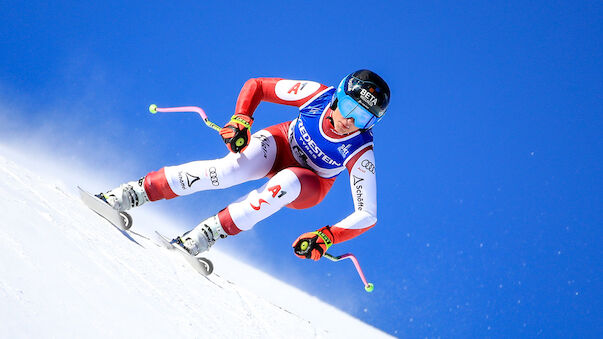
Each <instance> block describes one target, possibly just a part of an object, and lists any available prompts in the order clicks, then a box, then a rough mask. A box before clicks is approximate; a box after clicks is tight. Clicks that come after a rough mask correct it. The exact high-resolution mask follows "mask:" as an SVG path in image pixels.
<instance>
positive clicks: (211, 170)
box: [209, 167, 220, 186]
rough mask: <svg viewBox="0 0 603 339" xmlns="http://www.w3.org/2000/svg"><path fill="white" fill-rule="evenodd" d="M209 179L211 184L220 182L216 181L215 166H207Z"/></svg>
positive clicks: (216, 184) (215, 184) (217, 184)
mask: <svg viewBox="0 0 603 339" xmlns="http://www.w3.org/2000/svg"><path fill="white" fill-rule="evenodd" d="M209 179H210V180H211V184H212V185H214V186H220V182H219V181H218V173H217V172H216V168H215V167H210V168H209Z"/></svg>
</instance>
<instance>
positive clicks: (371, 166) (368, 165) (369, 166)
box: [360, 159, 375, 174]
mask: <svg viewBox="0 0 603 339" xmlns="http://www.w3.org/2000/svg"><path fill="white" fill-rule="evenodd" d="M360 165H362V167H364V168H366V169H367V170H368V171H369V172H371V173H373V174H375V164H373V163H372V162H370V161H369V160H366V159H365V160H363V161H362V163H360Z"/></svg>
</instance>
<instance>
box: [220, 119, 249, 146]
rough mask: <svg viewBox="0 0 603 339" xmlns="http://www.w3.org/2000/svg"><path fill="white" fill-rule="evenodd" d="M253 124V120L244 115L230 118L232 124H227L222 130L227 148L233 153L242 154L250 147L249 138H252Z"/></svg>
mask: <svg viewBox="0 0 603 339" xmlns="http://www.w3.org/2000/svg"><path fill="white" fill-rule="evenodd" d="M251 124H253V118H252V117H250V116H248V115H244V114H235V115H233V116H232V118H230V122H228V123H227V124H226V126H224V127H223V128H222V129H221V130H220V135H221V136H222V139H224V142H225V143H226V147H228V149H229V150H230V151H231V152H233V153H240V152H243V151H244V150H245V148H247V145H249V138H250V137H251V133H250V132H249V131H250V130H251Z"/></svg>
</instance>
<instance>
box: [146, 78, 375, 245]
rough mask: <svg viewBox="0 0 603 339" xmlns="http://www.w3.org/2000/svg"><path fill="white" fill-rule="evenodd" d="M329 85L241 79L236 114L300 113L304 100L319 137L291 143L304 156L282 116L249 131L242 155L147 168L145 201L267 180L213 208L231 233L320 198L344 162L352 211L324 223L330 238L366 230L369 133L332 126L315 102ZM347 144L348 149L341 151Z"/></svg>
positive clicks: (370, 199)
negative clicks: (265, 109) (331, 152)
mask: <svg viewBox="0 0 603 339" xmlns="http://www.w3.org/2000/svg"><path fill="white" fill-rule="evenodd" d="M333 91H334V89H333V88H332V87H327V86H325V85H322V84H319V83H316V82H312V81H297V80H286V79H280V78H254V79H250V80H248V81H247V82H246V83H245V85H244V86H243V88H242V89H241V93H240V94H239V98H238V100H237V105H236V109H235V112H236V113H238V114H245V115H248V116H252V114H253V113H254V111H255V109H256V108H257V107H258V105H259V103H260V102H261V101H268V102H272V103H279V104H283V105H289V106H297V107H299V108H300V112H304V111H303V109H305V110H306V111H308V105H309V104H314V105H315V106H312V108H313V109H314V108H316V109H315V111H316V112H311V113H312V114H314V115H313V117H315V118H316V119H315V121H318V122H317V124H319V125H318V126H315V127H316V128H317V130H318V129H320V133H315V134H314V136H313V137H312V138H314V139H321V138H323V139H324V140H311V137H310V136H307V135H305V134H304V136H303V137H300V138H299V141H300V142H303V143H304V144H309V145H310V146H308V145H306V147H307V151H306V152H305V153H309V154H305V155H304V151H303V150H300V147H298V145H297V141H296V139H295V131H294V129H296V128H298V131H299V128H300V126H301V128H302V131H303V132H305V129H306V127H304V126H303V125H301V122H299V121H298V120H299V119H300V118H301V115H300V116H299V117H298V119H295V120H294V121H293V122H292V121H288V122H284V123H281V124H278V125H274V126H270V127H268V128H265V129H262V130H260V131H258V132H256V133H254V134H253V135H252V137H251V139H250V142H249V146H248V147H247V149H246V150H245V151H244V152H243V153H229V154H227V155H226V156H225V157H224V158H221V159H215V160H203V161H194V162H190V163H187V164H183V165H179V166H170V167H165V168H162V169H161V170H159V171H157V172H151V173H149V174H148V175H147V176H146V177H145V182H144V187H145V190H146V192H147V195H148V197H149V199H150V200H151V201H155V200H160V199H171V198H174V197H177V196H182V195H188V194H191V193H195V192H199V191H204V190H213V189H223V188H227V187H231V186H234V185H238V184H240V183H243V182H246V181H250V180H256V179H261V178H264V177H267V178H269V180H268V182H266V183H265V184H264V185H263V186H262V187H260V188H258V189H256V190H253V191H251V192H249V193H248V194H247V195H245V196H243V197H241V198H240V199H239V200H237V201H235V202H233V203H231V204H230V205H228V206H227V207H226V208H224V209H223V210H222V211H220V212H219V213H218V218H219V220H220V223H221V225H222V228H223V229H224V231H225V232H226V233H228V234H230V235H234V234H237V233H239V232H241V231H245V230H249V229H251V228H252V227H253V226H254V225H255V224H256V223H258V222H259V221H261V220H263V219H265V218H267V217H269V216H270V215H272V214H274V213H275V212H277V211H278V210H280V209H281V208H283V207H285V206H287V207H290V208H296V209H303V208H309V207H312V206H315V205H316V204H318V203H320V202H321V201H322V199H323V198H324V197H325V195H326V194H327V192H328V191H329V189H330V188H331V186H332V185H333V182H334V181H335V177H336V176H337V175H338V174H339V173H340V172H341V171H342V170H343V169H346V168H347V170H348V172H349V177H350V188H351V193H352V197H353V201H354V212H353V213H351V214H350V215H349V216H348V217H346V218H344V219H343V220H341V221H339V222H337V223H335V224H333V225H332V226H331V231H332V233H333V236H334V239H333V243H340V242H343V241H346V240H349V239H351V238H353V237H356V236H357V235H359V234H361V233H363V232H365V231H367V230H368V229H369V228H371V227H373V226H374V225H375V223H376V221H377V190H376V186H377V185H376V179H375V165H374V164H375V157H374V153H373V143H372V132H371V131H357V132H355V133H353V135H348V136H342V135H338V134H337V133H336V132H335V130H334V128H333V126H332V124H331V122H330V120H329V117H330V114H331V110H330V108H329V107H328V105H326V104H322V106H320V105H318V104H316V103H317V102H318V103H319V104H320V103H321V102H322V101H325V100H326V99H328V98H330V96H331V95H332V93H333ZM320 100H322V101H320ZM319 101H320V102H319ZM325 105H326V107H325V108H324V109H323V108H322V107H323V106H325ZM319 109H320V110H319ZM310 111H311V110H310ZM300 114H301V113H300ZM306 124H307V122H306ZM309 129H310V128H309V127H308V130H309ZM360 133H371V134H370V136H369V135H368V134H362V135H360ZM361 137H362V138H361ZM304 138H305V140H303V139H304ZM354 138H355V139H354ZM348 140H349V141H350V142H352V140H361V141H360V143H358V142H356V144H358V145H359V146H357V147H356V148H354V147H350V146H351V145H350V144H346V142H347V141H348ZM366 140H368V141H366ZM306 141H308V143H306ZM326 144H328V145H329V147H337V146H338V148H337V150H338V151H339V153H341V156H342V158H341V159H340V160H343V161H339V160H337V159H336V158H337V157H333V156H331V157H329V156H328V154H326V152H322V151H321V149H320V147H319V146H320V145H326ZM325 147H326V146H325ZM350 149H351V150H352V151H351V152H348V151H349V150H350ZM316 152H318V153H316ZM331 158H332V159H331ZM325 161H327V164H328V165H329V166H328V167H329V168H323V167H321V165H320V163H321V162H322V163H325ZM337 208H340V206H337ZM317 226H318V225H317Z"/></svg>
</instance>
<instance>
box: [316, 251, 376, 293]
mask: <svg viewBox="0 0 603 339" xmlns="http://www.w3.org/2000/svg"><path fill="white" fill-rule="evenodd" d="M323 256H324V257H325V258H327V259H329V260H331V261H340V260H343V259H350V260H352V262H353V263H354V266H356V271H358V275H359V276H360V279H362V282H363V283H364V289H365V290H366V291H367V292H372V291H373V289H375V285H373V283H369V282H366V278H365V277H364V273H362V269H361V268H360V264H359V263H358V259H356V257H355V256H354V255H353V254H352V253H346V254H343V255H340V256H334V255H331V254H329V253H325V254H324V255H323Z"/></svg>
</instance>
